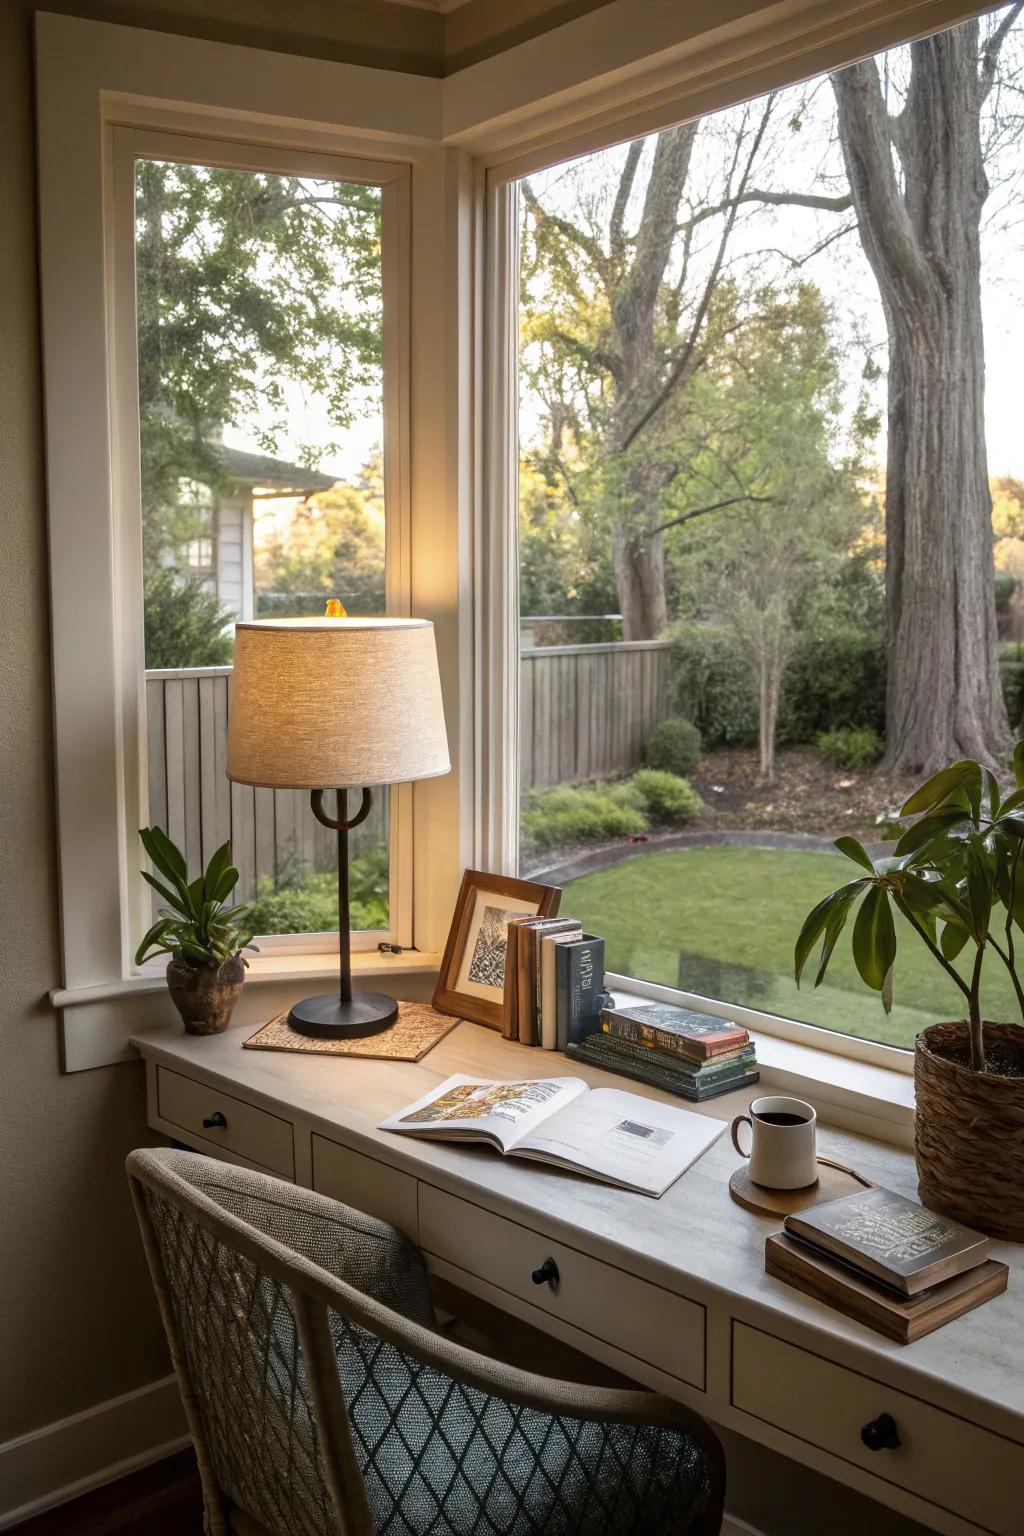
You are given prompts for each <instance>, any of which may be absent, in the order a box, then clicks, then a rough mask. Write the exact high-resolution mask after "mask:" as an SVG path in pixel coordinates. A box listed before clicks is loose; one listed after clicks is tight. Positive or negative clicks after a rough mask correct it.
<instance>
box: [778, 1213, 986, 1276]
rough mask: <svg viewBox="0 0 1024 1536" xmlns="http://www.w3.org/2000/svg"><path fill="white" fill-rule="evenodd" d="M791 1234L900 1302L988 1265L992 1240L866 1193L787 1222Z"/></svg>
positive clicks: (946, 1220) (787, 1219)
mask: <svg viewBox="0 0 1024 1536" xmlns="http://www.w3.org/2000/svg"><path fill="white" fill-rule="evenodd" d="M784 1226H785V1230H786V1232H787V1234H788V1235H789V1236H790V1237H792V1238H796V1239H797V1240H798V1241H799V1242H801V1243H806V1244H808V1245H809V1246H810V1247H811V1248H812V1249H813V1250H814V1251H815V1252H817V1253H821V1254H825V1255H826V1256H828V1257H830V1258H833V1259H838V1260H839V1261H840V1262H841V1263H842V1264H847V1265H849V1266H850V1268H851V1269H854V1270H857V1271H858V1272H859V1273H861V1274H863V1275H866V1276H867V1277H868V1278H869V1279H872V1280H874V1281H876V1282H877V1283H880V1284H882V1285H885V1286H888V1287H890V1288H891V1289H892V1290H894V1291H897V1292H899V1294H900V1295H902V1296H917V1295H919V1294H920V1293H921V1292H922V1291H925V1290H928V1289H929V1288H930V1287H931V1286H934V1285H938V1284H940V1283H941V1282H942V1281H944V1280H949V1279H951V1278H952V1277H953V1276H954V1275H961V1274H963V1273H964V1272H965V1271H967V1270H970V1269H975V1268H976V1267H977V1266H978V1265H979V1264H984V1263H985V1261H986V1260H987V1259H988V1256H989V1251H988V1238H987V1237H985V1236H984V1235H983V1234H982V1233H981V1232H975V1231H974V1230H973V1229H972V1228H971V1227H964V1226H961V1224H960V1223H959V1222H957V1221H951V1220H950V1219H949V1218H948V1217H946V1216H938V1215H936V1213H935V1212H934V1211H929V1210H926V1209H925V1207H924V1206H923V1205H918V1203H917V1201H916V1200H905V1199H904V1198H903V1196H902V1195H897V1194H894V1193H893V1192H892V1190H889V1189H879V1188H874V1189H862V1190H858V1191H857V1193H856V1194H854V1195H844V1196H843V1198H842V1199H841V1200H829V1201H828V1202H827V1203H826V1204H824V1205H815V1206H812V1207H811V1208H810V1210H807V1211H800V1212H799V1213H797V1214H795V1215H791V1216H787V1217H786V1220H785V1223H784Z"/></svg>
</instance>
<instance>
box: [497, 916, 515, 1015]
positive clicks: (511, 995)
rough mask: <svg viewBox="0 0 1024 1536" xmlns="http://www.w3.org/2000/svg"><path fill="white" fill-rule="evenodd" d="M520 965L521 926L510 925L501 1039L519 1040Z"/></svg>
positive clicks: (506, 941)
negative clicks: (518, 974)
mask: <svg viewBox="0 0 1024 1536" xmlns="http://www.w3.org/2000/svg"><path fill="white" fill-rule="evenodd" d="M518 965H519V924H518V923H514V922H513V923H509V924H508V927H507V928H506V929H505V986H504V990H503V991H502V995H501V1038H502V1039H503V1040H518V1038H519V1031H518V1019H517V1012H518V996H519V987H518V976H517V972H518Z"/></svg>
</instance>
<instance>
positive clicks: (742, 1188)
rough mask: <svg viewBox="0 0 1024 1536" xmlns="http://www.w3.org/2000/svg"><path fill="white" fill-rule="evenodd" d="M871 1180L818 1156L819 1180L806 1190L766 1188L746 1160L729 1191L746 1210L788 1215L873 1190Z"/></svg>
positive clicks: (737, 1171)
mask: <svg viewBox="0 0 1024 1536" xmlns="http://www.w3.org/2000/svg"><path fill="white" fill-rule="evenodd" d="M872 1188H873V1185H872V1183H871V1180H870V1179H866V1178H865V1177H864V1175H863V1174H862V1173H854V1171H853V1169H852V1168H844V1166H843V1164H842V1163H833V1162H832V1161H831V1159H830V1158H827V1157H819V1158H818V1182H817V1183H816V1184H808V1186H807V1188H806V1189H766V1188H765V1187H764V1185H763V1184H755V1183H754V1181H753V1179H752V1178H751V1177H750V1169H749V1168H748V1166H747V1164H746V1163H744V1164H743V1166H742V1167H740V1168H737V1169H736V1172H735V1173H734V1174H733V1176H732V1178H731V1179H730V1180H729V1193H730V1194H731V1195H732V1197H733V1199H734V1200H735V1201H736V1202H737V1204H739V1205H742V1206H743V1208H744V1210H747V1211H754V1212H756V1214H757V1215H758V1216H789V1215H791V1214H792V1213H793V1212H794V1211H806V1210H807V1209H808V1208H809V1207H810V1206H812V1205H824V1203H825V1201H826V1200H839V1199H841V1198H842V1196H843V1195H853V1194H856V1192H857V1190H858V1189H872Z"/></svg>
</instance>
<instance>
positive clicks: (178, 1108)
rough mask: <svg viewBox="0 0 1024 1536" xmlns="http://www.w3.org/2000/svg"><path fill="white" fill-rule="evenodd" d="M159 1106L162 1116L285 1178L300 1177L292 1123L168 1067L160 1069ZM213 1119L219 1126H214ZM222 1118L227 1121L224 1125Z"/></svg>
mask: <svg viewBox="0 0 1024 1536" xmlns="http://www.w3.org/2000/svg"><path fill="white" fill-rule="evenodd" d="M156 1107H157V1113H158V1115H159V1116H160V1118H161V1120H166V1121H168V1123H169V1124H171V1125H177V1126H180V1127H181V1129H182V1130H183V1131H191V1132H192V1134H193V1135H194V1136H201V1137H202V1139H203V1141H204V1142H207V1143H210V1142H212V1143H213V1144H214V1145H215V1146H218V1147H223V1148H224V1149H225V1151H228V1152H233V1153H234V1154H235V1156H236V1157H242V1158H244V1159H245V1161H246V1162H247V1163H257V1164H258V1165H259V1166H260V1167H261V1168H266V1169H267V1170H268V1171H269V1172H270V1173H277V1174H280V1175H281V1177H282V1178H285V1179H294V1177H295V1146H294V1141H293V1137H292V1127H291V1122H290V1121H288V1120H282V1119H281V1117H280V1116H279V1115H272V1114H270V1113H269V1111H268V1110H265V1109H256V1108H255V1106H254V1105H252V1104H246V1103H245V1101H244V1100H242V1099H236V1098H233V1097H232V1095H231V1094H230V1093H222V1092H221V1090H220V1089H219V1088H208V1087H207V1086H206V1084H205V1083H199V1082H196V1080H195V1079H194V1078H191V1077H182V1076H181V1074H180V1073H178V1072H170V1071H168V1069H167V1068H166V1067H157V1069H156ZM211 1121H214V1122H215V1123H214V1124H212V1125H211V1124H210V1122H211ZM222 1121H223V1124H222V1123H221V1122H222Z"/></svg>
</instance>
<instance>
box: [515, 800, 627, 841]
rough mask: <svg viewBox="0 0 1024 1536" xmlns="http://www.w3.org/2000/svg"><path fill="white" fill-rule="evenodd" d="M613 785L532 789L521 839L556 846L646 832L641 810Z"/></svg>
mask: <svg viewBox="0 0 1024 1536" xmlns="http://www.w3.org/2000/svg"><path fill="white" fill-rule="evenodd" d="M616 788H620V789H621V786H616V787H612V786H608V785H604V784H594V785H571V784H559V785H556V786H555V788H554V789H543V790H534V791H533V792H532V793H531V794H530V795H529V797H528V800H527V802H526V808H525V809H524V811H523V814H522V819H521V823H520V825H521V831H522V836H523V839H524V841H525V842H526V843H527V844H529V846H531V847H533V848H557V847H560V846H562V845H563V844H565V843H599V842H603V841H605V840H606V839H608V838H614V837H630V836H634V835H636V834H638V833H640V832H646V831H647V826H648V822H647V817H646V816H645V815H644V813H643V811H642V810H640V809H638V808H637V806H636V804H635V802H634V803H632V804H631V803H629V799H630V798H631V797H628V796H623V795H622V794H621V793H619V794H616Z"/></svg>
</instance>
